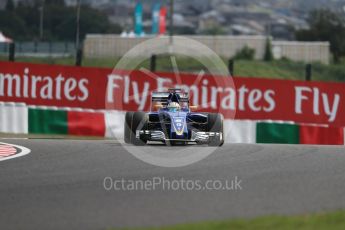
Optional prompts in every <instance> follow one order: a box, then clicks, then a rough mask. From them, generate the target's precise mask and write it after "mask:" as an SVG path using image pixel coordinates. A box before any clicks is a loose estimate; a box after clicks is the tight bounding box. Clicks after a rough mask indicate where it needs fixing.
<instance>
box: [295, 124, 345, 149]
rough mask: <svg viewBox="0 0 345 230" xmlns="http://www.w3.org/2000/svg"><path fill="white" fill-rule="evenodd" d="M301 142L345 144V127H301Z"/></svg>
mask: <svg viewBox="0 0 345 230" xmlns="http://www.w3.org/2000/svg"><path fill="white" fill-rule="evenodd" d="M300 144H308V145H344V129H343V128H334V127H315V126H301V127H300Z"/></svg>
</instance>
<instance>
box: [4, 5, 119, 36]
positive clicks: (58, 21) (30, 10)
mask: <svg viewBox="0 0 345 230" xmlns="http://www.w3.org/2000/svg"><path fill="white" fill-rule="evenodd" d="M42 5H43V0H35V1H34V2H32V3H31V2H19V3H18V5H17V6H15V4H14V2H13V0H7V2H6V7H5V9H4V10H0V30H1V31H2V32H3V33H4V34H6V35H7V36H9V37H11V38H13V39H15V40H19V41H23V40H37V41H38V40H39V39H40V15H41V9H42ZM76 21H77V9H76V7H67V6H66V5H65V3H64V0H45V1H44V20H43V25H44V26H43V34H44V37H43V40H46V41H74V40H75V36H76V23H77V22H76ZM121 31H122V28H121V27H120V26H119V25H117V24H112V23H110V22H109V20H108V18H107V16H106V15H105V14H103V13H102V12H101V11H99V10H96V9H93V8H91V7H89V6H87V5H82V6H81V15H80V35H81V39H83V38H84V37H85V35H86V34H87V33H121Z"/></svg>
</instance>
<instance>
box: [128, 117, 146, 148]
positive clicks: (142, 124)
mask: <svg viewBox="0 0 345 230" xmlns="http://www.w3.org/2000/svg"><path fill="white" fill-rule="evenodd" d="M147 123H148V116H147V114H146V113H144V112H134V113H133V117H132V129H131V132H130V134H131V135H130V140H131V143H132V144H133V145H136V146H143V145H146V143H147V140H143V139H141V138H140V136H139V138H136V132H137V130H147Z"/></svg>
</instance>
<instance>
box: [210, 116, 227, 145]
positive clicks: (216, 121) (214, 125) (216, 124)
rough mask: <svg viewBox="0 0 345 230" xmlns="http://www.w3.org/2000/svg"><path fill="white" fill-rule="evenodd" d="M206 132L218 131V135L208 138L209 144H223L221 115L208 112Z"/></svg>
mask: <svg viewBox="0 0 345 230" xmlns="http://www.w3.org/2000/svg"><path fill="white" fill-rule="evenodd" d="M207 131H208V132H215V133H220V134H221V135H220V136H213V137H210V139H209V143H208V145H209V146H222V145H223V144H224V135H223V116H222V115H221V114H219V113H218V114H217V113H210V114H208V124H207Z"/></svg>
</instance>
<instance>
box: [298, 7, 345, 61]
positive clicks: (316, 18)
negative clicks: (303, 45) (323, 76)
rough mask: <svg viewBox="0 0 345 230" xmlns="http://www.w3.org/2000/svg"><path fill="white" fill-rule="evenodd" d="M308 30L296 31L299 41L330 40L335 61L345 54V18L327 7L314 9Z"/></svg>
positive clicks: (310, 16)
mask: <svg viewBox="0 0 345 230" xmlns="http://www.w3.org/2000/svg"><path fill="white" fill-rule="evenodd" d="M308 22H309V26H310V29H308V30H299V31H297V32H296V38H297V40H299V41H329V42H330V44H331V52H332V53H333V59H334V62H335V63H339V62H340V59H341V57H343V56H345V23H344V18H343V17H342V16H341V15H338V14H337V13H335V12H332V11H330V10H327V9H319V10H314V11H312V12H311V13H310V15H309V19H308Z"/></svg>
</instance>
